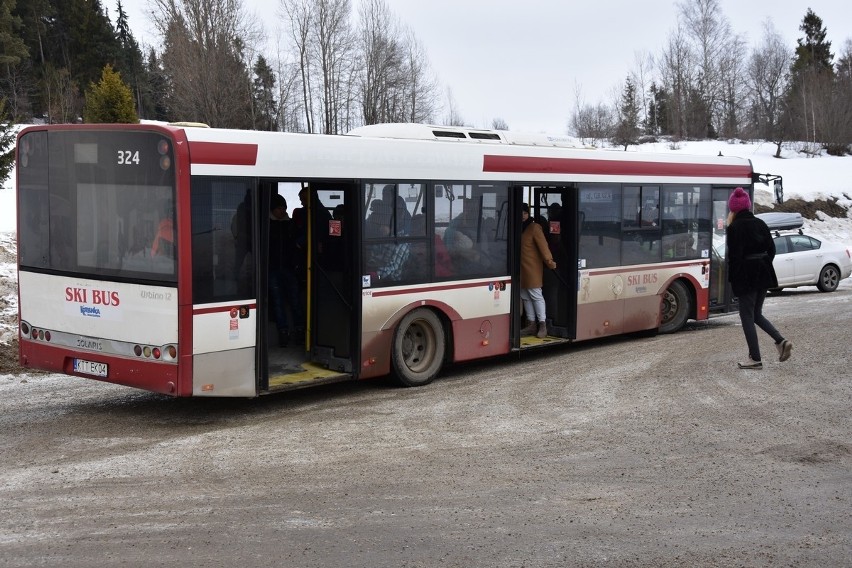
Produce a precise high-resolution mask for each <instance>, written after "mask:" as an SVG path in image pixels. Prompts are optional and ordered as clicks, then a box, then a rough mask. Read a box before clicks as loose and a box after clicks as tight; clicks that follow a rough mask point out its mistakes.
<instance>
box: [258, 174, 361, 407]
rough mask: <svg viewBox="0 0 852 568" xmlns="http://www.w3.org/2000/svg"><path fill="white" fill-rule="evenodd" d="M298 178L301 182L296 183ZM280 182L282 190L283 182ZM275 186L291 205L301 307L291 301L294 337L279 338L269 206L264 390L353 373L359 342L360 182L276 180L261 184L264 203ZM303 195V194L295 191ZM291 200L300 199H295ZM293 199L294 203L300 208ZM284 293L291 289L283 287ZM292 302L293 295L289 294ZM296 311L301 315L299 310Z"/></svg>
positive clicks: (261, 308)
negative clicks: (356, 203)
mask: <svg viewBox="0 0 852 568" xmlns="http://www.w3.org/2000/svg"><path fill="white" fill-rule="evenodd" d="M294 185H295V187H293V186H294ZM282 186H284V187H283V189H282ZM275 193H285V194H288V196H287V197H288V206H289V208H290V209H291V210H293V216H292V218H291V219H289V221H287V222H288V223H289V224H290V227H291V228H290V230H289V231H288V239H289V241H290V243H289V244H290V251H291V253H290V254H291V258H290V260H291V261H292V263H293V265H294V266H295V284H296V290H297V294H298V301H299V302H300V305H301V309H299V310H293V309H292V306H289V305H288V306H287V307H286V308H285V309H286V312H287V319H288V323H289V326H288V327H289V331H290V334H289V340H287V341H286V344H282V341H281V339H280V338H279V334H278V330H277V326H276V323H275V317H274V314H273V310H274V303H273V301H272V299H271V298H270V288H269V285H268V282H269V280H268V278H269V260H268V251H269V247H270V243H269V238H270V235H271V232H270V223H271V222H272V221H270V219H269V214H268V213H266V214H264V213H265V212H266V211H267V210H268V206H267V209H266V210H264V209H261V211H260V215H259V217H260V219H261V222H260V223H259V225H260V231H261V233H260V235H261V242H262V243H263V244H264V246H261V247H259V248H260V251H261V252H260V256H259V258H258V259H257V260H258V263H259V264H260V265H261V266H262V267H263V268H262V270H260V271H259V274H258V276H259V287H258V288H259V289H260V290H261V291H262V292H261V294H260V298H261V299H262V301H260V302H259V303H258V312H259V313H261V314H263V316H262V318H261V322H262V328H261V329H262V330H263V331H265V333H261V334H259V336H261V337H263V338H264V344H263V348H262V349H261V353H263V354H264V355H262V356H261V368H262V372H261V373H260V375H259V385H258V386H259V389H258V390H259V391H260V392H269V391H277V390H288V389H293V388H299V387H302V386H308V385H315V384H318V383H322V382H334V381H339V380H342V379H345V378H349V377H350V376H351V375H352V370H353V368H355V366H356V365H357V361H355V359H354V358H355V357H356V356H357V355H356V354H357V349H355V348H354V346H353V344H352V341H353V337H355V334H354V327H353V326H354V325H355V324H356V322H357V318H355V317H353V315H354V313H355V309H356V308H355V300H356V296H355V294H354V290H356V289H357V288H356V286H355V284H354V282H353V278H354V273H353V266H354V265H355V261H354V258H355V250H356V248H355V244H356V243H355V240H354V239H355V235H356V234H357V232H356V231H352V230H349V227H353V226H355V225H354V224H353V222H352V221H351V219H350V216H351V215H352V212H351V211H350V207H347V205H348V204H347V199H349V198H350V197H351V196H352V195H355V186H354V185H351V184H345V183H335V184H325V183H317V182H311V183H307V182H303V183H300V184H298V185H296V184H294V183H292V182H281V183H280V184H279V183H276V182H274V181H273V182H271V183H270V184H265V183H264V184H261V192H260V202H261V203H265V204H268V203H270V200H271V199H272V196H273V195H274V194H275ZM296 194H298V196H297V195H296ZM290 200H300V201H301V207H299V206H298V205H299V201H296V203H294V204H292V205H291V204H290V202H289V201H290ZM294 206H295V209H294ZM285 296H286V294H285ZM284 303H285V304H288V298H287V297H285V298H284ZM297 312H303V315H301V316H299V317H297V316H296V314H297Z"/></svg>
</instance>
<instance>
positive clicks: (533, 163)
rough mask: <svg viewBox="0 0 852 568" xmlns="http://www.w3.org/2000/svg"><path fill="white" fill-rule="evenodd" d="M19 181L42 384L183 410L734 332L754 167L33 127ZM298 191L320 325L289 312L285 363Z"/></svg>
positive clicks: (26, 334) (212, 133)
mask: <svg viewBox="0 0 852 568" xmlns="http://www.w3.org/2000/svg"><path fill="white" fill-rule="evenodd" d="M16 167H17V169H16V174H17V188H18V202H17V208H18V278H19V297H20V299H19V310H20V314H19V316H20V318H19V319H20V363H21V365H22V366H24V367H26V368H37V369H44V370H48V371H54V372H59V373H65V374H68V375H74V376H79V377H87V378H94V379H98V380H102V381H107V382H110V383H115V384H120V385H127V386H132V387H137V388H140V389H146V390H149V391H154V392H158V393H165V394H169V395H173V396H181V397H186V396H241V397H243V396H245V397H252V396H257V395H260V394H266V393H272V392H278V391H282V390H287V389H293V388H300V387H304V386H309V385H315V384H320V383H326V382H331V381H339V380H347V379H366V378H370V377H377V376H383V375H388V374H391V375H393V376H395V377H396V378H397V379H398V380H399V381H400V382H401V383H402V384H404V385H408V386H415V385H422V384H426V383H428V382H430V381H431V380H432V379H433V378H434V377H435V376H436V375H437V374H438V372H439V371H440V370H441V368H442V366H443V365H445V364H447V363H452V362H457V361H465V360H473V359H480V358H486V357H495V356H499V355H504V354H507V353H510V352H513V351H523V350H526V349H536V348H545V347H549V346H555V345H560V344H565V343H570V342H575V341H583V340H587V339H594V338H601V337H606V336H612V335H617V334H624V333H632V332H641V331H651V332H654V331H660V332H672V331H676V330H677V329H679V328H680V327H681V326H683V325H684V322H685V321H686V320H687V319H690V318H692V319H696V320H703V319H706V318H707V317H708V316H709V315H711V313H714V312H725V311H728V309H729V306H730V304H731V296H730V292H729V290H728V287H727V286H726V284H725V281H726V278H725V273H724V271H725V265H724V259H723V258H722V257H721V256H720V254H719V253H721V252H722V251H723V248H724V247H723V246H720V243H723V242H724V223H723V221H722V220H723V219H724V218H725V215H726V213H727V198H728V195H729V194H730V192H731V191H732V189H733V188H734V187H737V186H742V187H745V188H747V189H748V190H749V191H751V190H752V177H753V171H752V167H751V164H750V162H749V161H747V160H743V159H738V158H731V157H721V156H720V157H712V158H706V157H685V156H679V155H669V154H665V155H643V154H638V153H625V152H614V151H612V152H610V151H595V150H584V149H573V148H567V147H565V141H564V140H562V139H559V138H552V137H545V136H519V135H513V134H512V133H509V132H502V131H487V130H470V129H463V128H445V127H432V126H426V125H376V126H369V127H363V128H360V129H357V130H355V131H353V132H352V133H350V134H349V135H345V136H324V135H307V134H287V133H271V132H255V131H239V130H220V129H210V128H201V127H193V126H190V125H154V124H140V125H51V126H32V127H29V128H26V129H24V130H23V131H22V132H21V133H20V134H19V137H18V144H17V165H16ZM293 188H298V189H299V190H301V193H302V195H303V197H304V207H302V208H300V210H299V211H298V212H294V218H293V220H291V221H289V223H290V224H291V225H290V226H291V228H292V229H293V231H291V232H290V233H289V234H290V236H289V237H288V243H287V246H288V247H291V248H290V249H288V250H295V251H297V252H296V254H293V255H292V258H294V259H296V260H294V263H295V264H297V265H298V267H297V268H296V270H295V272H294V273H295V274H297V276H298V280H297V286H298V290H297V292H298V294H299V300H298V301H299V302H300V303H301V304H302V307H303V308H304V316H299V317H297V316H295V315H294V314H296V313H298V312H299V311H298V310H295V309H294V310H289V311H288V313H287V317H288V318H289V324H290V325H291V326H292V329H297V330H299V337H297V338H295V339H296V340H295V341H291V342H290V343H289V344H288V345H286V346H282V345H281V344H279V341H278V340H277V339H278V335H277V331H276V325H275V321H274V318H273V317H272V316H271V312H272V311H273V310H271V308H270V297H269V285H268V282H269V280H268V272H269V262H268V260H267V259H268V255H269V250H270V246H271V245H272V246H273V247H274V246H276V245H277V244H279V243H270V239H269V232H270V224H271V223H272V222H273V221H270V204H271V202H272V200H273V196H274V195H275V194H290V193H288V192H293ZM292 200H293V199H292V198H291V201H292ZM523 203H528V204H529V205H530V207H531V209H532V214H533V216H534V217H535V218H536V219H537V220H538V221H539V222H540V223H541V224H542V226H543V227H544V228H545V232H546V233H547V238H548V242H549V244H550V247H551V249H552V251H553V254H554V258H555V260H556V262H557V269H556V270H555V271H547V270H546V271H545V281H544V295H545V299H546V303H547V315H548V321H547V329H548V335H547V337H545V338H538V337H522V336H521V334H520V328H521V326H522V323H521V322H522V314H521V306H522V302H521V301H520V297H519V294H520V291H519V284H518V283H519V272H520V259H519V250H520V246H519V243H520V225H521V223H520V219H521V206H522V204H523ZM290 205H291V206H292V205H295V204H293V203H290ZM296 213H298V215H297V214H296ZM377 219H384V220H385V221H386V222H385V224H384V226H383V228H381V229H379V228H377V227H379V225H377V224H376V223H375V221H376V220H377Z"/></svg>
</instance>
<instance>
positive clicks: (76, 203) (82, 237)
mask: <svg viewBox="0 0 852 568" xmlns="http://www.w3.org/2000/svg"><path fill="white" fill-rule="evenodd" d="M171 146H172V145H171V141H170V140H169V139H168V138H166V137H164V136H162V135H160V134H157V133H153V132H123V133H117V132H108V131H77V132H73V131H68V132H51V133H49V134H48V133H46V132H38V131H37V132H32V133H29V134H26V135H25V136H23V137H22V138H21V143H20V145H19V163H18V210H19V225H20V226H19V228H18V231H19V234H20V243H21V247H20V257H21V265H22V267H33V268H40V269H48V270H57V271H64V272H71V273H78V274H87V275H99V276H107V277H126V278H130V279H139V278H142V279H150V280H163V281H174V280H175V279H176V258H175V246H174V243H175V231H176V222H175V221H176V220H175V191H174V167H173V164H174V159H173V152H172V149H171Z"/></svg>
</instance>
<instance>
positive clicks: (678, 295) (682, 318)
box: [660, 280, 692, 333]
mask: <svg viewBox="0 0 852 568" xmlns="http://www.w3.org/2000/svg"><path fill="white" fill-rule="evenodd" d="M691 311H692V300H691V297H690V294H689V290H688V289H687V287H686V284H684V283H683V282H681V281H680V280H675V281H674V282H672V285H671V286H669V288H668V290H666V291H665V292H664V293H663V301H662V303H661V304H660V312H661V314H660V315H661V317H660V333H674V332H676V331H677V330H679V329H680V328H682V327H683V324H685V323H686V320H687V319H688V318H689V313H690V312H691Z"/></svg>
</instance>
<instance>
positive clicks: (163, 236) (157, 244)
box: [151, 207, 175, 258]
mask: <svg viewBox="0 0 852 568" xmlns="http://www.w3.org/2000/svg"><path fill="white" fill-rule="evenodd" d="M173 219H174V210H173V209H172V208H171V207H167V208H166V210H165V212H164V215H163V218H162V219H160V223H159V224H158V225H157V233H156V234H155V235H154V242H153V243H151V256H167V257H169V258H174V256H175V230H174V220H173Z"/></svg>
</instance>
